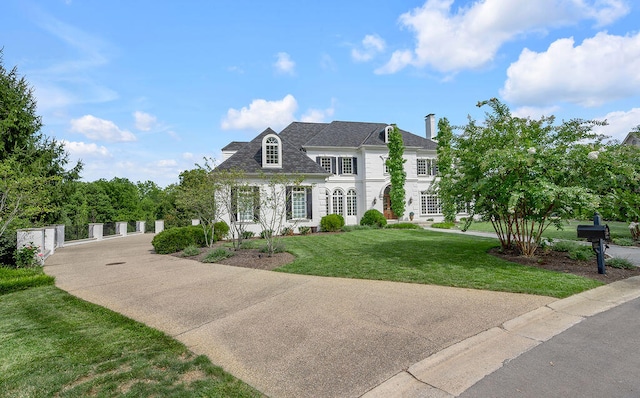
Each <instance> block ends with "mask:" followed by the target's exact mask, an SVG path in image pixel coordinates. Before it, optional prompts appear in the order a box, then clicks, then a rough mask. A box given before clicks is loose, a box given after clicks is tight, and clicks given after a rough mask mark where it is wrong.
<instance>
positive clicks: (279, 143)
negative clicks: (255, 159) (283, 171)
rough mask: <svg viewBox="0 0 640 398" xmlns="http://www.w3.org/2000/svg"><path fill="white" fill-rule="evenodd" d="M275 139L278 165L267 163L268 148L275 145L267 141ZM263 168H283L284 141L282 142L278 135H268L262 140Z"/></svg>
mask: <svg viewBox="0 0 640 398" xmlns="http://www.w3.org/2000/svg"><path fill="white" fill-rule="evenodd" d="M271 138H273V139H275V140H276V143H275V145H277V149H276V150H277V154H276V156H277V157H278V159H277V160H278V161H277V163H267V159H268V157H267V146H268V145H274V144H268V143H267V140H269V139H271ZM262 167H263V168H270V169H280V168H282V140H280V137H278V136H277V135H276V134H267V135H265V136H264V137H263V138H262Z"/></svg>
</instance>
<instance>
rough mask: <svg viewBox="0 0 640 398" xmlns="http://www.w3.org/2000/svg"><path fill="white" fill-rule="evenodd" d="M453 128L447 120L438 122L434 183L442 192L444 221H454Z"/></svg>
mask: <svg viewBox="0 0 640 398" xmlns="http://www.w3.org/2000/svg"><path fill="white" fill-rule="evenodd" d="M452 141H453V128H452V127H451V125H450V124H449V120H447V118H444V117H443V118H442V119H440V120H439V121H438V149H437V154H438V177H439V178H440V179H439V180H438V181H437V182H436V186H437V189H438V190H439V191H442V194H441V195H439V196H440V201H441V203H442V214H443V215H444V221H446V222H450V223H452V222H455V221H456V207H457V206H456V203H455V201H454V197H455V196H454V195H451V191H452V189H453V187H452V184H453V178H452V177H453V148H452Z"/></svg>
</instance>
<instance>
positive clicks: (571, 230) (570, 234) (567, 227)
mask: <svg viewBox="0 0 640 398" xmlns="http://www.w3.org/2000/svg"><path fill="white" fill-rule="evenodd" d="M602 223H603V224H607V225H608V226H609V232H610V233H611V237H612V238H613V239H614V240H615V238H616V237H617V238H629V239H631V232H629V224H628V223H624V222H620V221H603V222H602ZM585 224H591V225H592V224H593V220H571V221H567V222H566V223H565V224H564V225H563V228H562V229H561V230H557V229H556V227H554V226H553V225H551V226H550V227H549V228H547V230H546V231H545V232H544V233H543V234H542V236H543V237H545V238H551V239H563V240H578V236H577V232H576V228H577V227H578V225H585ZM457 225H458V228H462V226H463V225H464V223H458V224H457ZM469 231H481V232H494V230H493V226H492V225H491V223H490V222H488V221H487V222H477V221H474V222H473V223H472V224H471V226H470V227H469Z"/></svg>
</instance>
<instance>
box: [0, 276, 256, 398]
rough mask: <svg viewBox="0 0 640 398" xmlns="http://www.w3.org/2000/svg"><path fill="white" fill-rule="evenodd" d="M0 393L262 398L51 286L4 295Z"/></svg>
mask: <svg viewBox="0 0 640 398" xmlns="http://www.w3.org/2000/svg"><path fill="white" fill-rule="evenodd" d="M10 271H14V270H10ZM19 271H22V270H19ZM7 274H8V273H7V272H5V271H4V270H3V271H2V274H1V275H0V281H3V282H4V281H5V280H7V279H9V278H10V276H7ZM0 386H1V387H0V388H1V391H2V392H1V393H0V395H2V396H3V397H49V396H60V397H85V396H98V397H120V396H124V397H127V396H129V397H139V396H144V397H147V396H158V397H165V396H166V397H191V396H207V397H260V396H262V395H261V394H260V393H259V392H258V391H256V390H254V389H253V388H252V387H250V386H248V385H246V384H245V383H243V382H242V381H240V380H238V379H236V378H234V377H233V376H231V375H229V374H228V373H225V372H224V371H223V370H222V369H221V368H220V367H217V366H214V365H212V364H211V362H210V361H209V360H208V358H206V357H205V356H195V355H194V354H192V353H191V352H190V351H188V350H187V348H186V347H185V346H184V345H182V344H181V343H179V342H177V341H175V340H173V339H171V338H170V337H168V336H167V335H165V334H163V333H161V332H159V331H157V330H155V329H151V328H149V327H146V326H145V325H143V324H141V323H138V322H135V321H133V320H131V319H129V318H126V317H124V316H122V315H119V314H117V313H115V312H112V311H109V310H107V309H105V308H102V307H99V306H96V305H94V304H90V303H87V302H85V301H82V300H80V299H77V298H75V297H73V296H71V295H69V294H67V293H65V292H63V291H62V290H59V289H57V288H56V287H54V286H41V287H34V288H29V289H27V290H21V291H16V292H13V293H8V294H4V295H0Z"/></svg>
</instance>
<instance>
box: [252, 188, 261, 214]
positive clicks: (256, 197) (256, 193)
mask: <svg viewBox="0 0 640 398" xmlns="http://www.w3.org/2000/svg"><path fill="white" fill-rule="evenodd" d="M258 220H260V187H253V221H254V222H258Z"/></svg>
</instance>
